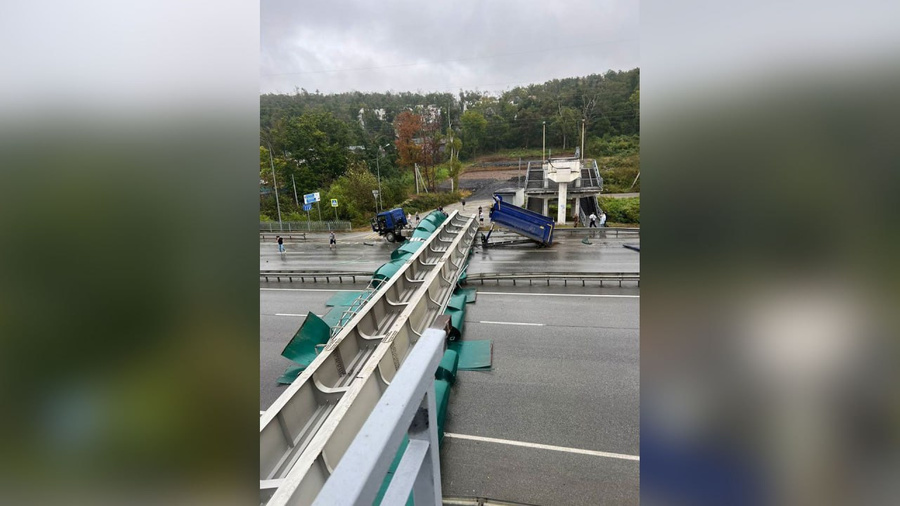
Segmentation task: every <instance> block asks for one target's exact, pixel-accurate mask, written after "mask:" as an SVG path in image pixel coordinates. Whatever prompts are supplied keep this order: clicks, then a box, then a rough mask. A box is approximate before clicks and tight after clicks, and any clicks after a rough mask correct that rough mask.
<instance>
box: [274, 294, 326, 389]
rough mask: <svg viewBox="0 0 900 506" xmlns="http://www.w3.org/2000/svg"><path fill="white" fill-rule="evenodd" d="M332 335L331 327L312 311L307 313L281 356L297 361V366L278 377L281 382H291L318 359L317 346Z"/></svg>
mask: <svg viewBox="0 0 900 506" xmlns="http://www.w3.org/2000/svg"><path fill="white" fill-rule="evenodd" d="M330 337H331V327H329V326H328V324H327V323H325V321H324V320H323V319H321V318H319V317H318V316H316V315H315V314H313V313H312V312H309V313H308V314H307V315H306V320H304V321H303V325H300V328H299V329H298V330H297V333H296V334H294V337H292V338H291V340H290V342H288V344H287V346H285V347H284V350H282V351H281V356H282V357H284V358H286V359H288V360H291V361H293V362H295V363H296V364H297V365H296V366H291V367H288V368H287V369H286V370H285V371H284V374H282V375H281V377H280V378H278V382H279V383H288V384H290V383H291V382H293V381H294V380H295V379H297V376H299V375H300V373H301V372H303V370H304V369H306V368H307V367H308V366H309V364H310V363H312V361H313V360H315V359H316V346H318V345H324V344H325V343H326V342H328V339H329V338H330Z"/></svg>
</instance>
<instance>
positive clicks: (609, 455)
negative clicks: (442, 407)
mask: <svg viewBox="0 0 900 506" xmlns="http://www.w3.org/2000/svg"><path fill="white" fill-rule="evenodd" d="M444 436H445V437H452V438H456V439H468V440H470V441H481V442H484V443H499V444H504V445H510V446H524V447H525V448H535V449H538V450H551V451H555V452H566V453H578V454H581V455H591V456H594V457H607V458H610V459H622V460H635V461H640V460H641V457H640V456H639V455H626V454H624V453H610V452H598V451H594V450H584V449H582V448H569V447H566V446H553V445H543V444H539V443H526V442H524V441H512V440H509V439H497V438H494V437H481V436H470V435H468V434H454V433H452V432H445V433H444Z"/></svg>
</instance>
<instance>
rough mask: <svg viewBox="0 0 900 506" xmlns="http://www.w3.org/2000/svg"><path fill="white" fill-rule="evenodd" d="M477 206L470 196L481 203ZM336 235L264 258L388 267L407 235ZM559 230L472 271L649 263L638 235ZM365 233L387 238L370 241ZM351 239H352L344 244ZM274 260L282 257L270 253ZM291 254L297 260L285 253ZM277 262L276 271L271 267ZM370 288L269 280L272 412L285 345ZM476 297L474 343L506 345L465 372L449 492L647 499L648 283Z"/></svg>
mask: <svg viewBox="0 0 900 506" xmlns="http://www.w3.org/2000/svg"><path fill="white" fill-rule="evenodd" d="M467 207H468V205H467ZM356 234H357V235H356V236H353V235H350V234H348V235H347V236H346V237H345V240H343V241H342V240H341V238H340V236H339V239H338V241H339V243H338V251H336V252H335V251H331V250H329V249H328V246H327V242H326V241H324V240H323V241H321V242H319V241H318V240H317V239H315V238H313V239H312V240H310V241H306V242H298V243H295V244H291V243H289V244H288V255H287V257H288V258H287V260H284V261H282V260H281V259H280V258H279V255H278V253H277V250H276V248H275V246H274V244H268V243H261V244H260V253H261V258H260V268H261V269H264V268H296V269H335V270H374V269H375V268H377V267H378V266H379V265H381V264H382V263H384V262H385V261H386V260H387V259H389V255H390V252H391V251H392V250H393V249H394V248H396V246H397V245H396V244H388V243H386V242H383V241H382V240H380V239H376V238H369V237H367V236H366V234H363V233H356ZM592 241H593V244H592V245H586V244H583V243H581V237H572V238H564V239H560V240H558V242H557V244H555V245H554V246H553V247H551V248H533V247H526V248H502V249H501V248H497V249H488V250H484V251H482V249H481V248H480V247H479V248H477V249H476V251H475V253H474V254H473V256H472V260H471V264H470V267H469V271H470V272H527V271H531V272H539V271H550V272H559V271H568V272H597V271H639V270H640V254H639V253H637V252H634V251H631V250H628V249H626V248H623V247H622V244H624V243H629V244H634V243H638V242H639V240H638V239H627V240H626V239H614V238H609V239H601V238H597V239H593V240H592ZM364 242H370V243H373V244H374V245H373V246H367V245H365V244H363V243H364ZM342 243H343V244H342ZM267 261H268V263H267ZM278 262H286V263H287V264H289V265H290V267H286V266H284V265H279V266H277V267H275V266H272V264H273V263H278ZM264 265H267V267H264ZM364 286H365V285H364V284H356V285H353V284H349V283H344V284H337V283H331V284H323V283H318V284H312V283H296V282H295V283H286V282H281V283H274V282H273V283H261V284H260V409H261V410H262V409H266V408H267V407H268V406H269V405H270V404H271V403H272V402H273V401H274V400H275V399H276V398H277V396H278V395H279V394H280V393H281V392H282V391H283V389H284V387H281V386H278V385H277V384H276V383H275V379H276V378H277V377H278V376H279V375H280V374H281V373H282V372H283V371H284V369H285V368H286V367H287V366H288V365H290V362H289V361H288V360H286V359H284V358H282V357H281V356H280V353H281V350H282V349H283V348H284V346H285V344H287V342H288V340H289V339H290V337H291V336H292V335H293V334H294V332H296V330H297V328H299V326H300V324H301V323H302V322H303V319H304V317H305V314H306V313H307V312H309V311H312V312H313V313H315V314H320V315H321V314H323V313H325V312H326V311H327V309H328V308H326V307H325V301H326V300H327V299H328V298H329V297H331V296H332V295H333V294H334V293H336V290H353V289H357V290H358V289H362V288H363V287H364ZM474 286H475V287H476V288H478V295H477V301H476V302H475V303H473V304H468V306H467V311H466V327H465V334H464V337H463V338H464V339H467V340H474V339H491V340H492V341H493V347H494V349H493V368H492V369H491V370H490V371H487V372H476V371H460V372H459V375H458V378H457V382H456V384H455V385H454V386H453V389H452V393H451V396H450V404H449V409H448V415H447V421H446V427H445V429H446V431H447V436H446V437H445V439H444V442H443V445H442V449H441V468H442V480H443V484H442V486H443V493H444V495H445V496H457V497H459V496H464V497H485V498H491V499H495V500H506V501H515V502H521V503H527V504H542V505H552V504H573V505H582V504H583V505H588V504H590V505H594V504H637V503H638V502H639V494H638V489H639V467H640V462H639V457H638V455H639V453H640V450H639V400H640V396H639V349H640V331H639V321H640V318H639V317H640V290H639V288H637V287H636V286H633V284H632V285H630V286H626V287H623V288H618V287H610V286H608V285H607V286H605V287H602V288H601V287H599V286H587V287H581V286H580V284H579V286H577V287H575V286H572V285H571V284H570V285H569V286H568V287H564V286H562V284H552V285H551V286H527V285H526V286H521V284H520V285H519V286H515V287H514V286H511V285H510V284H500V285H497V284H495V283H494V282H490V281H489V282H487V283H486V284H485V286H480V285H474Z"/></svg>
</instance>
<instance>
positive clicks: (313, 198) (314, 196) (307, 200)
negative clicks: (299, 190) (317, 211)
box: [303, 192, 319, 204]
mask: <svg viewBox="0 0 900 506" xmlns="http://www.w3.org/2000/svg"><path fill="white" fill-rule="evenodd" d="M318 201H319V192H315V193H307V194H306V195H304V196H303V203H304V204H312V203H313V202H318Z"/></svg>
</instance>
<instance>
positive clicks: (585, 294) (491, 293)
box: [260, 288, 641, 299]
mask: <svg viewBox="0 0 900 506" xmlns="http://www.w3.org/2000/svg"><path fill="white" fill-rule="evenodd" d="M260 290H265V288H260ZM477 293H478V295H533V296H536V297H609V298H621V299H640V298H641V296H640V295H612V294H589V293H516V292H482V291H481V290H478V292H477Z"/></svg>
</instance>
